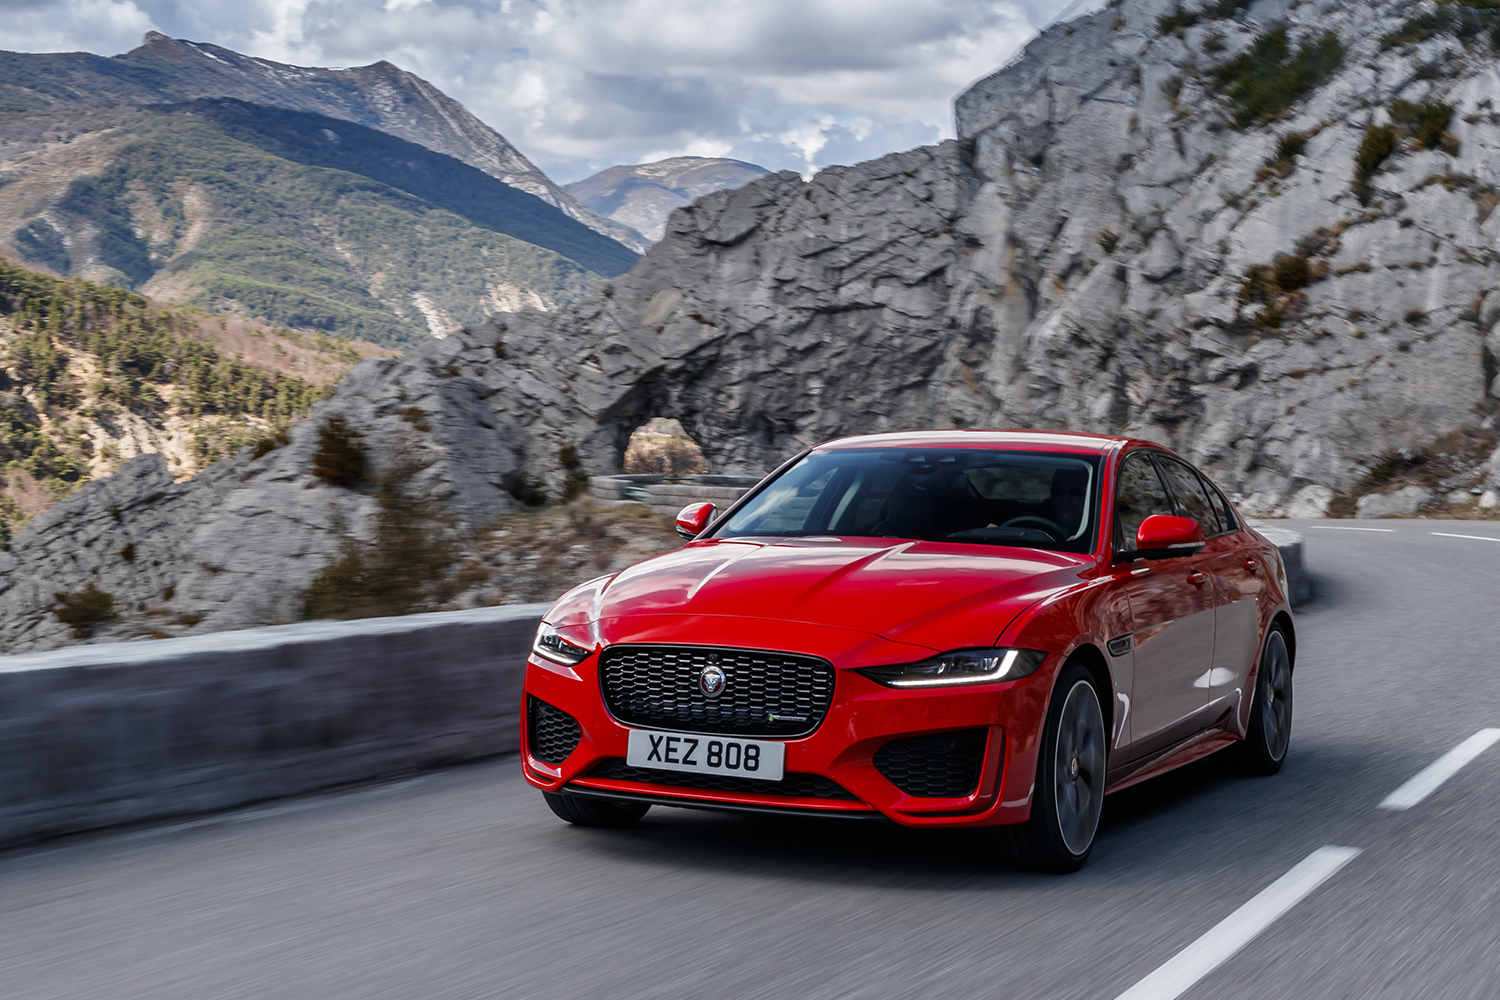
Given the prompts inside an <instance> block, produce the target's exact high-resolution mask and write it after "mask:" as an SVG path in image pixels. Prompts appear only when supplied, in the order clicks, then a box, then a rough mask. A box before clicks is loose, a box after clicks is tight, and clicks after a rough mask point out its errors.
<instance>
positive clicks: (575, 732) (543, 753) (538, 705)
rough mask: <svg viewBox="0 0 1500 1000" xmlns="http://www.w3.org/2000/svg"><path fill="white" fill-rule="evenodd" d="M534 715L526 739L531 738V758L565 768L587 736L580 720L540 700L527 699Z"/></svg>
mask: <svg viewBox="0 0 1500 1000" xmlns="http://www.w3.org/2000/svg"><path fill="white" fill-rule="evenodd" d="M526 706H527V711H528V712H529V713H530V714H529V716H528V717H527V722H526V735H527V736H528V737H530V742H531V756H533V757H535V758H536V759H537V760H539V761H542V762H544V763H547V764H561V763H562V762H563V761H565V760H567V759H568V754H570V753H572V752H573V751H574V750H576V749H577V748H578V740H579V737H581V736H582V735H583V734H582V732H581V731H580V730H579V728H578V720H577V719H575V718H573V717H572V716H571V715H569V714H568V713H567V712H564V711H563V710H562V709H560V708H553V707H552V706H551V705H549V704H547V703H546V702H545V701H542V700H541V699H540V698H531V697H528V698H527V699H526Z"/></svg>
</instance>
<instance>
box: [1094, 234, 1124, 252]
mask: <svg viewBox="0 0 1500 1000" xmlns="http://www.w3.org/2000/svg"><path fill="white" fill-rule="evenodd" d="M1098 239H1099V249H1101V250H1103V251H1104V252H1105V253H1114V252H1115V247H1117V246H1119V245H1120V234H1119V233H1117V232H1115V231H1114V230H1113V229H1106V230H1104V232H1102V233H1100V234H1099V237H1098Z"/></svg>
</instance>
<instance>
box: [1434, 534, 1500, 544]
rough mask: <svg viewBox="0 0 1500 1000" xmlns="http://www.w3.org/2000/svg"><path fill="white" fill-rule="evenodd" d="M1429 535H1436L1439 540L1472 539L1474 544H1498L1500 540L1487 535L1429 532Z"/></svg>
mask: <svg viewBox="0 0 1500 1000" xmlns="http://www.w3.org/2000/svg"><path fill="white" fill-rule="evenodd" d="M1428 534H1429V535H1437V536H1438V537H1439V538H1472V539H1474V541H1476V542H1500V538H1491V537H1490V536H1489V535H1454V534H1450V533H1448V532H1446V531H1429V532H1428Z"/></svg>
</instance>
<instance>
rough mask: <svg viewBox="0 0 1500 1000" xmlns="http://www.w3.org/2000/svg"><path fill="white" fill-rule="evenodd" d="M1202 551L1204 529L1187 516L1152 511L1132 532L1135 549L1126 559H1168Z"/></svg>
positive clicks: (1128, 553) (1127, 554)
mask: <svg viewBox="0 0 1500 1000" xmlns="http://www.w3.org/2000/svg"><path fill="white" fill-rule="evenodd" d="M1202 551H1203V528H1202V527H1201V526H1200V525H1199V524H1198V522H1197V521H1194V520H1193V519H1192V518H1190V517H1173V516H1172V515H1171V514H1152V515H1151V516H1150V517H1148V518H1146V519H1145V520H1144V521H1142V522H1141V527H1140V530H1139V531H1137V532H1136V533H1135V551H1134V552H1126V553H1123V555H1124V556H1125V557H1126V558H1127V559H1171V558H1172V557H1174V556H1192V555H1197V554H1198V553H1199V552H1202Z"/></svg>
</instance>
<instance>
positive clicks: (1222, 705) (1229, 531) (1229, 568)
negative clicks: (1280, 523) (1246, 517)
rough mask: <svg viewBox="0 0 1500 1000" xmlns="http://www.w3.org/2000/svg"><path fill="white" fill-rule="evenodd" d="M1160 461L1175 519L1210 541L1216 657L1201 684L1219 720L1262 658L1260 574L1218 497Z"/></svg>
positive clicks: (1184, 469)
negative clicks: (1185, 520)
mask: <svg viewBox="0 0 1500 1000" xmlns="http://www.w3.org/2000/svg"><path fill="white" fill-rule="evenodd" d="M1157 461H1158V463H1159V464H1160V466H1161V470H1162V477H1163V478H1164V479H1165V480H1166V481H1167V487H1168V489H1169V491H1170V492H1171V494H1172V502H1173V504H1174V505H1175V506H1176V507H1177V513H1178V514H1179V515H1180V516H1182V517H1191V518H1192V519H1193V520H1195V521H1197V522H1198V523H1199V524H1201V525H1203V534H1204V535H1206V536H1208V539H1207V544H1206V545H1205V546H1204V547H1203V553H1202V554H1201V555H1200V556H1199V558H1198V560H1197V562H1198V565H1199V568H1200V569H1202V570H1203V571H1204V572H1206V573H1207V574H1208V575H1209V577H1210V578H1211V579H1212V586H1213V593H1214V656H1213V667H1212V669H1211V670H1209V671H1208V672H1207V673H1205V674H1204V675H1203V676H1202V677H1200V678H1199V679H1198V681H1197V683H1199V684H1201V685H1202V686H1203V687H1204V688H1205V689H1206V690H1207V691H1208V701H1209V706H1210V708H1211V709H1213V711H1211V712H1210V715H1212V716H1214V717H1218V716H1220V715H1223V714H1224V712H1225V711H1227V710H1229V709H1231V708H1234V707H1236V706H1237V705H1238V704H1239V699H1240V698H1241V697H1242V696H1243V694H1244V693H1245V684H1246V682H1247V681H1248V680H1249V677H1250V671H1251V669H1252V667H1253V666H1254V665H1255V658H1256V656H1257V655H1258V654H1259V652H1260V618H1259V614H1258V611H1257V608H1258V605H1259V601H1260V592H1261V577H1260V575H1259V574H1260V573H1261V572H1262V569H1261V566H1260V561H1259V560H1258V559H1257V558H1256V557H1255V553H1254V551H1253V547H1252V544H1251V539H1250V537H1249V536H1248V535H1247V534H1246V533H1245V532H1243V531H1240V530H1239V525H1238V524H1236V523H1235V521H1234V518H1233V515H1232V514H1231V513H1230V512H1229V508H1228V505H1227V504H1225V503H1224V498H1223V497H1222V496H1220V495H1219V492H1218V491H1217V490H1216V489H1214V488H1213V486H1211V485H1210V484H1208V483H1207V482H1205V481H1204V480H1203V478H1202V476H1201V474H1200V473H1198V472H1197V471H1195V470H1194V469H1193V468H1191V467H1190V466H1188V465H1187V464H1186V463H1184V462H1180V461H1178V460H1177V459H1175V458H1172V457H1170V456H1166V455H1163V456H1161V457H1160V458H1158V460H1157Z"/></svg>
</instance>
